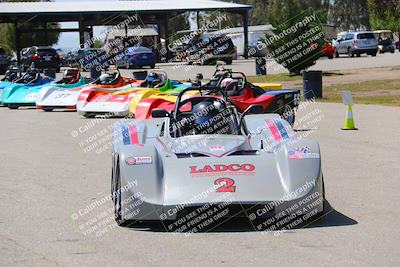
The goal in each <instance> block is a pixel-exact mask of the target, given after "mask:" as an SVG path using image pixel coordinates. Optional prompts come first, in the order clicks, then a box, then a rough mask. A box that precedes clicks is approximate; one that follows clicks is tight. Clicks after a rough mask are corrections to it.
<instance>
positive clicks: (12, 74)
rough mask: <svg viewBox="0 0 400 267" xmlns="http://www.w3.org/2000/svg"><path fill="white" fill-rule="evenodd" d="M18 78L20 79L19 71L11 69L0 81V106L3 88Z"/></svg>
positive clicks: (15, 68)
mask: <svg viewBox="0 0 400 267" xmlns="http://www.w3.org/2000/svg"><path fill="white" fill-rule="evenodd" d="M20 78H21V71H20V70H19V68H17V67H12V68H10V69H8V70H7V71H6V73H5V75H4V78H3V79H2V80H1V81H0V104H1V96H2V94H3V90H4V88H5V87H7V86H9V85H10V84H12V83H13V82H15V81H17V80H18V79H20Z"/></svg>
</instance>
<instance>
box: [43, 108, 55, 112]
mask: <svg viewBox="0 0 400 267" xmlns="http://www.w3.org/2000/svg"><path fill="white" fill-rule="evenodd" d="M43 110H44V111H46V112H50V111H53V109H52V108H43Z"/></svg>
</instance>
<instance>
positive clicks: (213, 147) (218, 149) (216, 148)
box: [209, 146, 225, 151]
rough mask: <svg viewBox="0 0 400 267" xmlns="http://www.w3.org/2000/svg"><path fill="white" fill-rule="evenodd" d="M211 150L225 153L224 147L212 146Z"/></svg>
mask: <svg viewBox="0 0 400 267" xmlns="http://www.w3.org/2000/svg"><path fill="white" fill-rule="evenodd" d="M209 149H210V151H225V147H224V146H210V147H209Z"/></svg>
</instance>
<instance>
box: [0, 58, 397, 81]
mask: <svg viewBox="0 0 400 267" xmlns="http://www.w3.org/2000/svg"><path fill="white" fill-rule="evenodd" d="M391 66H400V52H396V53H395V54H383V55H380V54H378V55H377V56H376V57H371V56H366V55H364V56H362V57H361V58H357V57H355V58H350V57H348V56H345V55H343V56H342V57H341V58H338V59H337V58H335V59H327V58H321V59H320V60H318V61H317V64H316V65H314V66H313V67H311V69H313V70H323V71H331V70H349V69H361V68H376V67H391ZM228 67H229V68H232V69H233V70H235V71H241V72H243V73H244V74H246V75H255V71H256V70H255V60H254V59H252V60H239V61H234V62H233V64H232V65H230V66H228ZM157 68H160V69H163V70H165V71H166V72H167V73H168V76H169V77H170V78H172V79H177V80H187V79H189V78H190V79H195V77H196V74H197V73H203V75H204V77H205V78H206V79H209V78H210V77H211V76H212V74H213V73H214V70H215V66H197V65H196V66H191V65H186V64H181V63H168V64H165V63H162V64H157ZM267 69H268V70H267V72H268V73H269V74H276V73H282V72H287V70H286V69H283V68H282V67H281V66H280V65H278V64H276V63H275V62H274V61H269V62H268V65H267ZM132 71H134V70H132V69H130V70H126V69H122V70H121V72H122V74H124V75H126V76H129V77H131V74H132ZM85 75H86V76H89V75H90V74H89V73H86V74H85ZM0 77H2V76H0ZM57 77H61V74H60V73H59V74H58V75H57Z"/></svg>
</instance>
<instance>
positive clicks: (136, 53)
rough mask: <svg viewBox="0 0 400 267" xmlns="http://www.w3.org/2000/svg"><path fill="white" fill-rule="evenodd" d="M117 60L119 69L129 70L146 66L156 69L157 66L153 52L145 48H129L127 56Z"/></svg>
mask: <svg viewBox="0 0 400 267" xmlns="http://www.w3.org/2000/svg"><path fill="white" fill-rule="evenodd" d="M115 60H116V62H117V65H118V66H119V67H126V68H127V69H130V68H131V67H134V68H141V67H144V66H150V68H152V69H154V67H155V65H156V61H155V58H154V54H153V51H152V50H151V49H150V48H147V47H144V46H135V47H129V48H127V49H126V50H125V54H121V55H118V56H116V58H115Z"/></svg>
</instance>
